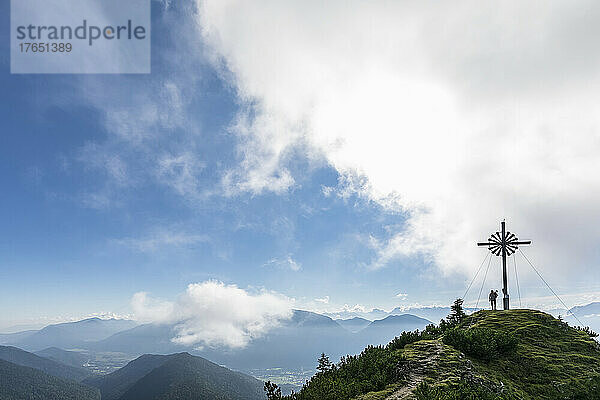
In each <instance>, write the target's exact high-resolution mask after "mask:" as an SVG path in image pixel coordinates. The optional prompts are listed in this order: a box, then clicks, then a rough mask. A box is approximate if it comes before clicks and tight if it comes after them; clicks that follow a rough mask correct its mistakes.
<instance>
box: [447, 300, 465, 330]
mask: <svg viewBox="0 0 600 400" xmlns="http://www.w3.org/2000/svg"><path fill="white" fill-rule="evenodd" d="M450 310H451V311H450V315H448V317H447V318H446V319H447V320H448V324H450V325H451V326H456V325H458V324H460V323H461V322H462V321H464V319H465V318H466V316H467V314H465V311H464V310H463V299H456V300H454V304H452V306H451V307H450Z"/></svg>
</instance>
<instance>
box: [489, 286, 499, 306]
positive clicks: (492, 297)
mask: <svg viewBox="0 0 600 400" xmlns="http://www.w3.org/2000/svg"><path fill="white" fill-rule="evenodd" d="M489 298H490V304H491V305H492V310H494V311H495V310H496V298H498V291H497V290H494V289H492V290H490V296H489Z"/></svg>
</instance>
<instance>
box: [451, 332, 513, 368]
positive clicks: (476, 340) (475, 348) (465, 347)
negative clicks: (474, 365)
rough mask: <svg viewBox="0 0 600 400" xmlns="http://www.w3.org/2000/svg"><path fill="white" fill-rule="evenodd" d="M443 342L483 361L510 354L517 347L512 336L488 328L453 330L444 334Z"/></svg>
mask: <svg viewBox="0 0 600 400" xmlns="http://www.w3.org/2000/svg"><path fill="white" fill-rule="evenodd" d="M443 342H444V343H445V344H447V345H449V346H452V347H454V348H455V349H458V350H460V351H462V352H463V353H465V354H467V355H470V356H472V357H475V358H478V359H480V360H483V361H490V360H493V359H496V358H498V357H501V356H503V355H505V354H508V353H511V352H512V351H514V350H515V349H516V346H517V339H516V338H515V337H514V336H513V335H511V334H509V333H506V332H500V331H497V330H494V329H490V328H472V329H457V328H453V329H450V330H448V331H447V332H446V333H445V334H444V338H443Z"/></svg>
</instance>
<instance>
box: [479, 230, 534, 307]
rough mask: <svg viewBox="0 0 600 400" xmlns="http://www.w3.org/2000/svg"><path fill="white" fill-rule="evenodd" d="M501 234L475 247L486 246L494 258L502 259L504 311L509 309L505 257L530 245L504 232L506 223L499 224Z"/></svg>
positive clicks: (527, 241) (494, 235) (497, 233)
mask: <svg viewBox="0 0 600 400" xmlns="http://www.w3.org/2000/svg"><path fill="white" fill-rule="evenodd" d="M500 227H501V232H496V233H493V234H492V236H490V238H489V239H488V241H487V242H479V243H477V246H487V248H488V250H489V251H491V252H492V254H493V255H495V256H501V257H502V284H503V287H502V293H503V294H504V296H503V298H502V300H503V301H502V304H503V306H504V309H505V310H508V309H509V308H510V301H509V297H508V276H507V275H506V257H507V256H510V255H511V254H514V253H515V252H516V251H517V249H518V248H519V246H521V245H527V244H531V240H519V239H518V238H517V236H516V235H515V234H514V233H511V232H507V231H506V222H505V221H502V222H501V223H500Z"/></svg>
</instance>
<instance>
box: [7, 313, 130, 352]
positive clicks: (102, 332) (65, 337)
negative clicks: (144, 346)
mask: <svg viewBox="0 0 600 400" xmlns="http://www.w3.org/2000/svg"><path fill="white" fill-rule="evenodd" d="M136 325H137V323H136V322H134V321H130V320H121V319H100V318H89V319H84V320H82V321H77V322H65V323H62V324H55V325H48V326H46V327H45V328H42V329H40V330H38V331H25V332H17V333H12V334H4V335H0V343H2V344H11V345H15V346H18V347H20V348H22V349H26V350H31V351H39V350H43V349H46V348H48V347H58V348H61V349H71V348H77V347H85V346H86V344H88V343H90V342H96V341H99V340H102V339H105V338H107V337H109V336H111V335H113V334H115V333H117V332H120V331H123V330H126V329H131V328H133V327H134V326H136Z"/></svg>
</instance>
